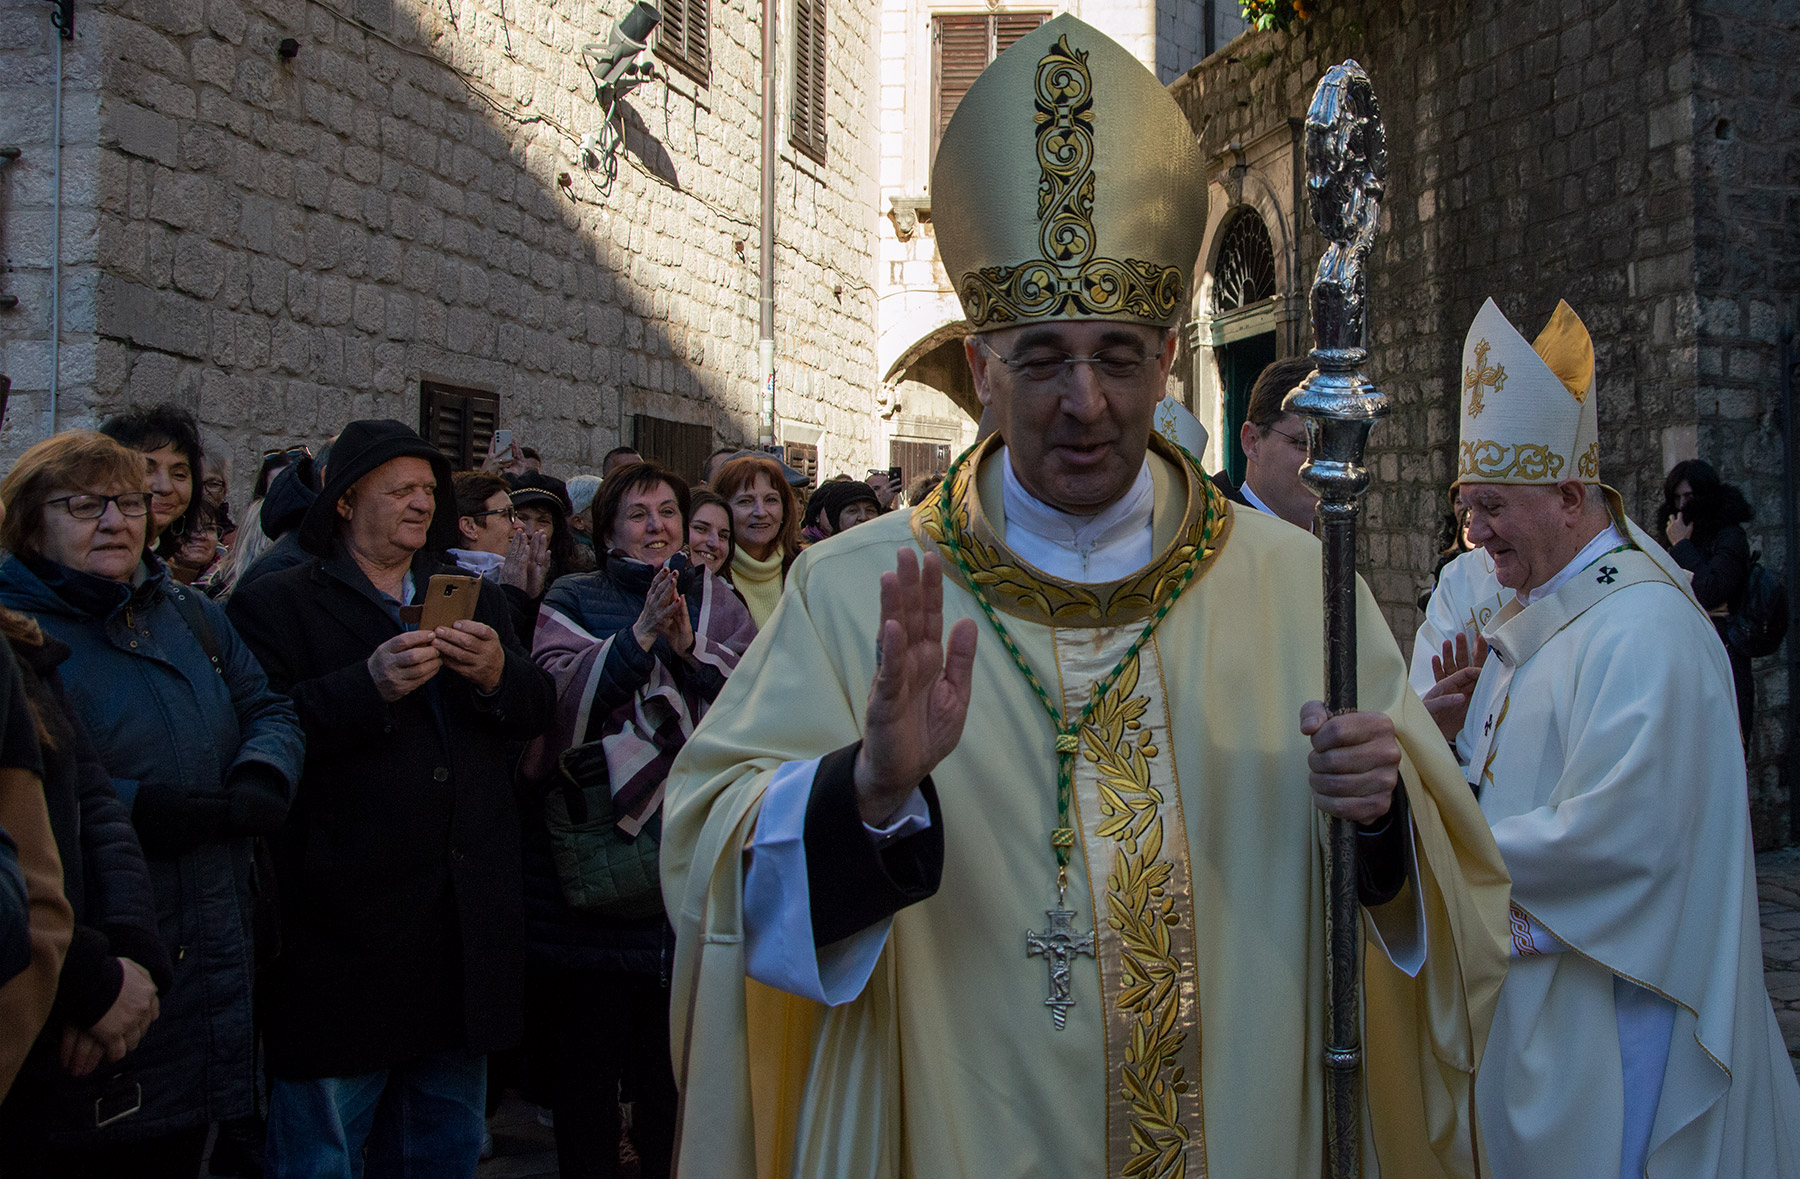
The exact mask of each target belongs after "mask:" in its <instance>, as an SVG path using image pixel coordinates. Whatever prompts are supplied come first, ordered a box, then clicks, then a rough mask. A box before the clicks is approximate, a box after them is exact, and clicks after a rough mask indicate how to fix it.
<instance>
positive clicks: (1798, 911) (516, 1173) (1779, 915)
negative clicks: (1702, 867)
mask: <svg viewBox="0 0 1800 1179" xmlns="http://www.w3.org/2000/svg"><path fill="white" fill-rule="evenodd" d="M1756 882H1757V891H1758V892H1759V893H1760V894H1761V897H1762V927H1763V966H1764V971H1765V977H1766V978H1767V980H1768V985H1769V998H1770V999H1771V1000H1772V1001H1773V1002H1774V1004H1775V1018H1776V1019H1777V1020H1779V1021H1780V1022H1781V1031H1782V1034H1783V1035H1784V1036H1786V1037H1787V1045H1788V1054H1789V1055H1790V1056H1792V1057H1793V1058H1794V1061H1795V1067H1796V1069H1800V847H1790V848H1783V849H1782V850H1780V851H1773V852H1764V853H1763V854H1762V855H1760V856H1758V857H1756ZM536 1112H537V1111H536V1107H534V1106H528V1105H525V1104H524V1103H523V1102H520V1101H517V1100H511V1101H508V1102H507V1103H506V1104H504V1105H503V1106H501V1107H500V1112H499V1113H497V1114H496V1115H495V1116H494V1120H493V1122H492V1128H493V1132H494V1157H493V1158H491V1159H489V1160H488V1161H487V1162H485V1163H483V1164H481V1167H480V1169H479V1170H477V1171H476V1175H477V1177H478V1179H547V1177H553V1176H555V1174H556V1144H555V1143H554V1142H553V1141H552V1140H551V1137H550V1131H549V1130H547V1129H545V1128H544V1127H542V1126H540V1125H538V1124H537V1119H536Z"/></svg>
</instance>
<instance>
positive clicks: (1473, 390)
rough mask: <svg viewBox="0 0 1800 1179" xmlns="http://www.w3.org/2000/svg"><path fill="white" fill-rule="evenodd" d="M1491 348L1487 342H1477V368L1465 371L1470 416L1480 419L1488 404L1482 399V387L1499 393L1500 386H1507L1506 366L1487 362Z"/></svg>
mask: <svg viewBox="0 0 1800 1179" xmlns="http://www.w3.org/2000/svg"><path fill="white" fill-rule="evenodd" d="M1488 351H1489V346H1488V342H1487V341H1486V340H1477V341H1475V367H1474V368H1470V369H1464V370H1463V388H1464V389H1465V390H1467V391H1468V394H1469V416H1470V417H1472V418H1478V417H1480V416H1481V411H1482V410H1484V409H1486V408H1487V403H1486V402H1484V401H1483V400H1482V399H1481V389H1482V386H1484V385H1485V386H1488V387H1490V388H1492V389H1493V390H1494V392H1496V393H1498V392H1499V391H1500V386H1502V385H1504V384H1506V366H1505V365H1503V364H1495V365H1490V364H1488V362H1487V357H1488Z"/></svg>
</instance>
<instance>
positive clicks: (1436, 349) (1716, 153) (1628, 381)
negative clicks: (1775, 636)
mask: <svg viewBox="0 0 1800 1179" xmlns="http://www.w3.org/2000/svg"><path fill="white" fill-rule="evenodd" d="M1795 19H1796V18H1795V17H1794V16H1793V15H1792V9H1791V6H1784V5H1783V4H1782V3H1781V2H1780V0H1518V2H1513V3H1506V4H1501V3H1498V2H1497V0H1452V2H1448V3H1432V2H1427V0H1400V2H1399V3H1395V4H1391V5H1380V6H1375V5H1352V4H1347V3H1328V4H1324V5H1320V6H1319V14H1318V16H1317V17H1316V18H1315V19H1313V20H1311V21H1309V22H1306V23H1305V24H1303V25H1301V26H1300V27H1299V28H1298V29H1296V30H1295V31H1294V32H1292V33H1290V34H1280V33H1272V32H1271V33H1250V34H1247V35H1245V36H1243V37H1241V38H1239V39H1238V40H1236V41H1234V42H1233V43H1232V44H1231V45H1230V46H1228V47H1227V48H1226V49H1224V50H1222V51H1221V52H1219V53H1217V54H1215V55H1214V56H1213V57H1212V58H1209V59H1208V60H1207V61H1206V62H1203V63H1201V64H1200V65H1199V66H1197V67H1195V68H1194V69H1193V70H1191V71H1190V72H1189V74H1188V76H1187V77H1185V78H1184V79H1182V80H1180V81H1178V82H1177V83H1175V85H1174V86H1173V87H1172V88H1171V89H1172V92H1173V93H1174V94H1175V96H1176V98H1177V99H1178V101H1180V103H1181V104H1182V106H1183V108H1184V109H1185V110H1186V111H1187V113H1188V116H1189V119H1190V121H1191V122H1192V124H1193V126H1194V128H1195V132H1196V134H1197V135H1198V137H1199V139H1200V141H1201V144H1202V146H1203V148H1204V149H1205V150H1206V151H1207V153H1208V155H1209V156H1212V157H1214V158H1218V157H1220V156H1221V155H1225V156H1228V155H1229V153H1228V151H1227V148H1228V145H1230V144H1232V143H1234V142H1247V141H1250V140H1252V139H1254V138H1256V137H1257V136H1259V135H1264V134H1267V133H1268V132H1269V131H1270V129H1271V128H1272V127H1274V126H1276V125H1277V124H1279V123H1281V122H1283V121H1285V120H1287V119H1289V118H1293V117H1298V116H1302V115H1304V114H1305V111H1306V107H1307V104H1308V102H1309V100H1310V98H1311V94H1312V91H1313V88H1314V86H1315V85H1316V84H1317V82H1318V79H1319V78H1320V76H1321V75H1322V74H1323V72H1324V70H1325V69H1327V68H1328V67H1329V66H1331V65H1333V64H1335V63H1336V62H1338V61H1341V60H1343V59H1345V58H1349V57H1354V58H1356V59H1357V60H1358V61H1360V62H1361V63H1362V64H1363V65H1364V66H1365V67H1366V68H1367V69H1368V70H1369V73H1370V75H1371V77H1372V78H1373V80H1374V82H1375V86H1376V90H1377V92H1378V94H1379V96H1380V99H1381V103H1382V114H1383V116H1384V120H1385V122H1386V126H1387V144H1388V153H1389V168H1388V178H1387V199H1386V200H1385V202H1384V204H1383V215H1382V227H1381V236H1380V237H1379V239H1378V241H1377V246H1376V249H1375V252H1374V256H1373V258H1372V259H1371V262H1370V272H1371V276H1372V279H1371V291H1370V298H1371V308H1372V309H1371V322H1372V325H1373V343H1372V353H1373V357H1372V370H1373V375H1374V377H1375V380H1376V382H1377V384H1378V385H1379V386H1380V387H1381V388H1382V389H1383V391H1384V392H1386V393H1387V395H1388V397H1389V398H1390V399H1391V401H1392V403H1393V412H1392V414H1391V416H1390V417H1389V419H1388V420H1387V421H1386V422H1385V423H1384V424H1383V425H1381V426H1380V427H1379V428H1378V429H1377V430H1376V432H1375V435H1374V438H1373V440H1372V442H1371V447H1370V450H1371V456H1372V457H1371V464H1372V469H1373V472H1374V475H1375V483H1374V487H1373V489H1372V490H1371V492H1370V494H1369V496H1368V500H1367V514H1366V517H1365V519H1366V535H1365V538H1364V542H1363V543H1364V547H1363V550H1362V555H1363V568H1364V572H1365V575H1366V576H1367V577H1368V580H1369V582H1370V584H1371V586H1372V587H1373V588H1374V590H1375V592H1376V595H1377V596H1378V597H1379V599H1380V600H1381V602H1382V606H1383V609H1384V611H1385V612H1386V614H1387V617H1388V620H1389V622H1390V624H1391V625H1392V626H1393V628H1394V632H1395V634H1396V636H1397V637H1398V638H1399V639H1400V641H1401V644H1402V646H1403V647H1407V646H1410V642H1411V637H1412V634H1413V631H1414V629H1415V628H1416V626H1417V623H1418V619H1419V613H1418V610H1417V608H1416V606H1415V598H1416V595H1417V594H1418V592H1419V591H1420V589H1421V588H1423V587H1424V586H1425V585H1427V584H1428V583H1429V574H1430V571H1431V568H1432V558H1433V553H1434V551H1435V550H1436V548H1437V547H1438V545H1439V543H1440V529H1441V520H1442V516H1443V511H1444V503H1445V501H1444V495H1445V489H1446V488H1447V486H1448V485H1449V482H1450V480H1451V478H1452V477H1453V476H1454V471H1455V442H1456V436H1457V425H1458V400H1457V393H1458V389H1459V386H1460V378H1459V369H1460V354H1461V345H1462V337H1463V333H1464V331H1465V330H1466V329H1467V326H1468V324H1469V321H1470V320H1471V319H1472V318H1473V317H1474V314H1475V311H1476V310H1477V309H1478V308H1479V306H1480V304H1481V302H1482V300H1483V299H1484V298H1486V297H1488V296H1490V295H1491V296H1492V297H1493V298H1494V299H1495V300H1496V301H1497V302H1498V303H1499V304H1500V306H1501V309H1502V310H1503V311H1504V312H1505V313H1506V314H1507V315H1508V317H1509V318H1511V319H1512V321H1513V322H1514V323H1515V324H1516V325H1517V326H1518V327H1519V329H1520V330H1521V331H1522V332H1523V333H1524V334H1525V335H1526V337H1527V338H1530V337H1531V336H1533V335H1535V334H1536V331H1537V330H1538V328H1539V327H1541V326H1542V324H1543V323H1544V321H1545V320H1546V319H1547V318H1548V317H1549V314H1550V312H1551V310H1552V309H1553V308H1554V307H1555V305H1556V301H1557V299H1559V298H1565V299H1567V300H1568V301H1569V303H1570V304H1571V305H1572V306H1573V307H1574V308H1575V309H1576V310H1577V311H1578V312H1579V313H1580V315H1581V316H1582V318H1583V319H1584V320H1585V321H1586V323H1587V325H1588V327H1589V329H1590V331H1591V332H1592V333H1593V336H1594V342H1595V349H1596V358H1597V363H1598V378H1599V390H1600V392H1599V396H1600V403H1599V411H1600V423H1601V474H1602V476H1603V478H1605V479H1606V481H1607V482H1609V483H1611V484H1612V485H1614V486H1616V487H1618V488H1619V490H1620V491H1621V492H1622V493H1623V495H1624V498H1625V501H1626V505H1627V509H1628V511H1630V512H1631V514H1632V515H1633V516H1634V517H1635V518H1636V519H1638V520H1640V521H1642V522H1645V523H1647V524H1648V523H1651V522H1652V521H1653V518H1654V514H1655V510H1656V507H1657V503H1658V500H1659V497H1660V489H1661V481H1662V475H1663V472H1664V471H1665V470H1666V469H1667V467H1668V466H1669V465H1670V464H1671V463H1672V462H1673V461H1675V460H1678V459H1680V458H1686V457H1692V456H1693V455H1694V454H1695V453H1696V450H1697V452H1698V453H1699V454H1700V455H1701V456H1702V457H1705V458H1707V459H1709V460H1711V461H1712V462H1714V463H1715V464H1716V465H1718V466H1719V467H1720V470H1721V472H1722V473H1723V475H1724V476H1725V478H1726V479H1728V480H1731V481H1734V482H1739V483H1742V484H1745V485H1746V491H1747V492H1749V493H1750V494H1751V496H1752V499H1753V502H1755V503H1756V505H1757V507H1758V520H1757V523H1756V524H1755V525H1754V526H1753V529H1752V543H1753V545H1755V546H1756V547H1759V548H1761V549H1762V550H1763V551H1764V553H1765V554H1766V555H1767V556H1768V557H1769V558H1770V559H1771V560H1772V561H1773V562H1775V563H1776V568H1777V569H1779V568H1780V565H1779V562H1780V561H1781V559H1782V556H1781V554H1782V548H1783V545H1782V535H1781V511H1780V500H1779V494H1780V477H1781V476H1780V472H1781V465H1780V438H1779V435H1778V434H1777V433H1775V431H1774V428H1773V427H1774V426H1775V424H1776V423H1774V421H1773V420H1772V417H1771V415H1770V412H1769V411H1770V409H1771V408H1772V407H1773V405H1774V404H1775V399H1774V392H1775V390H1774V373H1775V350H1776V347H1777V338H1778V335H1779V331H1780V326H1781V325H1782V324H1786V323H1791V322H1792V321H1793V316H1794V311H1795V290H1796V277H1797V272H1800V251H1797V250H1796V245H1795V241H1794V237H1793V235H1794V233H1795V232H1796V230H1795V224H1796V220H1795V210H1796V208H1800V201H1797V200H1796V197H1795V193H1794V173H1793V164H1792V159H1793V153H1794V152H1795V151H1796V150H1797V149H1800V133H1797V131H1796V120H1797V119H1800V115H1797V113H1796V107H1795V105H1794V102H1793V96H1794V93H1795V81H1794V79H1793V77H1792V71H1791V70H1784V69H1783V67H1782V66H1781V64H1780V63H1783V62H1787V61H1791V58H1792V52H1793V50H1794V41H1795V30H1794V24H1795ZM1784 46H1785V50H1784V49H1783V47H1784ZM1784 51H1785V52H1787V53H1788V55H1789V56H1788V57H1785V58H1784V57H1782V56H1781V54H1782V53H1783V52H1784ZM1721 120H1723V122H1721ZM1295 220H1296V221H1297V223H1298V224H1299V226H1300V233H1299V235H1298V243H1299V244H1298V249H1299V253H1300V261H1301V264H1302V273H1303V274H1306V275H1308V276H1310V270H1311V268H1312V266H1314V265H1315V264H1316V260H1317V259H1318V257H1319V256H1320V253H1321V252H1322V250H1323V245H1324V243H1323V241H1322V240H1321V238H1320V236H1319V234H1318V232H1317V231H1316V229H1315V228H1314V227H1313V226H1312V223H1311V220H1310V217H1309V216H1307V215H1306V213H1305V212H1304V210H1303V211H1302V212H1301V215H1300V216H1299V217H1297V218H1296V219H1295ZM1198 408H1203V407H1197V409H1198ZM1202 416H1203V417H1204V416H1205V415H1204V413H1203V414H1202ZM1763 662H1764V663H1765V664H1768V665H1769V666H1768V667H1767V668H1763V669H1760V675H1761V686H1762V689H1763V691H1762V695H1761V699H1760V700H1759V708H1758V721H1757V733H1756V738H1755V740H1754V741H1753V744H1752V749H1751V769H1752V786H1751V790H1752V810H1753V812H1754V816H1755V819H1756V827H1757V836H1758V841H1759V843H1762V844H1768V843H1770V842H1775V841H1778V840H1779V839H1780V838H1782V837H1783V836H1784V835H1785V830H1786V798H1785V791H1784V790H1783V789H1782V788H1781V786H1780V783H1779V781H1778V770H1777V767H1778V764H1779V761H1780V757H1781V754H1782V751H1783V748H1784V745H1785V742H1784V740H1783V725H1784V714H1783V707H1784V702H1785V695H1786V693H1785V684H1784V682H1783V681H1784V676H1783V675H1782V673H1781V669H1780V667H1779V666H1778V661H1777V660H1775V659H1770V660H1765V661H1763Z"/></svg>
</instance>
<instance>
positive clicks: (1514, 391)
mask: <svg viewBox="0 0 1800 1179" xmlns="http://www.w3.org/2000/svg"><path fill="white" fill-rule="evenodd" d="M1598 400H1599V399H1598V398H1597V397H1595V396H1594V342H1593V340H1592V339H1591V338H1589V336H1588V330H1587V327H1586V326H1585V325H1583V324H1582V322H1581V319H1580V317H1579V316H1577V315H1576V314H1575V312H1574V310H1573V309H1572V308H1570V306H1569V305H1568V304H1567V303H1563V302H1558V303H1557V305H1556V310H1555V312H1554V313H1552V314H1551V316H1550V322H1549V323H1548V324H1546V325H1545V327H1544V330H1543V331H1542V332H1541V333H1539V335H1538V338H1537V343H1535V344H1527V343H1526V342H1525V337H1524V336H1521V335H1520V334H1519V333H1518V331H1517V330H1516V329H1514V327H1513V325H1512V324H1510V323H1508V322H1507V320H1506V316H1504V315H1502V314H1501V313H1500V308H1498V307H1496V306H1495V305H1494V301H1493V300H1492V299H1489V300H1488V301H1487V302H1485V303H1483V304H1482V305H1481V310H1480V312H1478V313H1477V314H1476V316H1475V322H1474V323H1473V324H1471V325H1470V326H1469V334H1468V336H1467V337H1465V338H1464V340H1463V360H1462V450H1461V458H1460V460H1459V461H1458V463H1457V470H1456V479H1457V482H1459V483H1560V482H1562V481H1563V480H1565V479H1579V480H1581V481H1582V482H1583V483H1598V482H1600V418H1599V414H1598V413H1597V412H1596V407H1595V402H1596V401H1598Z"/></svg>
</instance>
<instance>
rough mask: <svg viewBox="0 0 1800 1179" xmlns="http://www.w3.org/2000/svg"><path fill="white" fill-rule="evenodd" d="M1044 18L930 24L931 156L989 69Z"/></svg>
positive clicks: (975, 16) (958, 17) (945, 18)
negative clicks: (957, 113) (996, 59)
mask: <svg viewBox="0 0 1800 1179" xmlns="http://www.w3.org/2000/svg"><path fill="white" fill-rule="evenodd" d="M1049 15H1050V14H1049V13H1047V12H1004V13H945V14H944V15H942V16H937V17H933V18H932V29H931V44H932V55H931V89H932V98H931V110H932V124H931V151H932V154H933V155H934V156H935V155H936V154H937V144H938V139H939V138H940V137H942V135H943V134H944V128H945V127H946V126H948V125H949V123H950V116H951V115H953V114H955V113H956V107H957V104H958V103H960V102H962V100H963V95H965V94H967V93H968V92H969V87H971V86H973V85H974V84H975V79H976V78H978V77H980V76H981V71H982V70H984V69H986V68H987V66H988V63H989V62H991V61H993V60H994V58H996V57H998V56H999V55H1000V54H1002V53H1005V52H1006V51H1007V49H1009V48H1011V46H1012V43H1013V42H1014V41H1017V40H1018V39H1019V38H1020V37H1023V36H1024V35H1025V34H1027V33H1029V32H1031V30H1033V29H1035V28H1037V27H1038V26H1039V25H1041V24H1043V23H1044V21H1045V20H1047V19H1048V18H1049Z"/></svg>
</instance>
